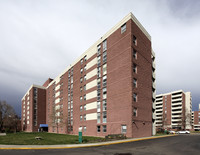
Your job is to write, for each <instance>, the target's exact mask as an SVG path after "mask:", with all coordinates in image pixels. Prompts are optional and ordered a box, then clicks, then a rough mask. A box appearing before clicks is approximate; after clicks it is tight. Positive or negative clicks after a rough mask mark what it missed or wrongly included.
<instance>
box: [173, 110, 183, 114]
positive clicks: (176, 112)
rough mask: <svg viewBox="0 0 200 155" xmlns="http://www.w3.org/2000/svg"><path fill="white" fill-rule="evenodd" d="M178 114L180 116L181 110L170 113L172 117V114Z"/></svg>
mask: <svg viewBox="0 0 200 155" xmlns="http://www.w3.org/2000/svg"><path fill="white" fill-rule="evenodd" d="M179 113H180V114H182V110H178V111H172V115H173V114H179Z"/></svg>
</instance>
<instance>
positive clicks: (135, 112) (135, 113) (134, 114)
mask: <svg viewBox="0 0 200 155" xmlns="http://www.w3.org/2000/svg"><path fill="white" fill-rule="evenodd" d="M133 116H137V108H133Z"/></svg>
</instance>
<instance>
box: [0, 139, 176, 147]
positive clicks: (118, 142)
mask: <svg viewBox="0 0 200 155" xmlns="http://www.w3.org/2000/svg"><path fill="white" fill-rule="evenodd" d="M172 136H177V135H166V136H154V137H146V138H138V139H128V140H120V141H111V142H102V143H93V144H92V143H90V144H74V145H44V146H41V145H38V146H36V145H25V146H24V147H23V146H21V145H10V147H8V145H0V150H45V149H72V148H84V147H96V146H106V145H114V144H122V143H129V142H135V141H142V140H149V139H158V138H165V137H172Z"/></svg>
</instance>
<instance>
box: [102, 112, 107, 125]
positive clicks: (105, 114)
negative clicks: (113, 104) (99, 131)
mask: <svg viewBox="0 0 200 155" xmlns="http://www.w3.org/2000/svg"><path fill="white" fill-rule="evenodd" d="M103 123H107V112H105V111H104V112H103Z"/></svg>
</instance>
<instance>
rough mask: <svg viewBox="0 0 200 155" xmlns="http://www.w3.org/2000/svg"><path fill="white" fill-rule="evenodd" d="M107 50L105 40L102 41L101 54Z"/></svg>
mask: <svg viewBox="0 0 200 155" xmlns="http://www.w3.org/2000/svg"><path fill="white" fill-rule="evenodd" d="M106 50H107V40H104V41H103V52H104V51H106Z"/></svg>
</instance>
